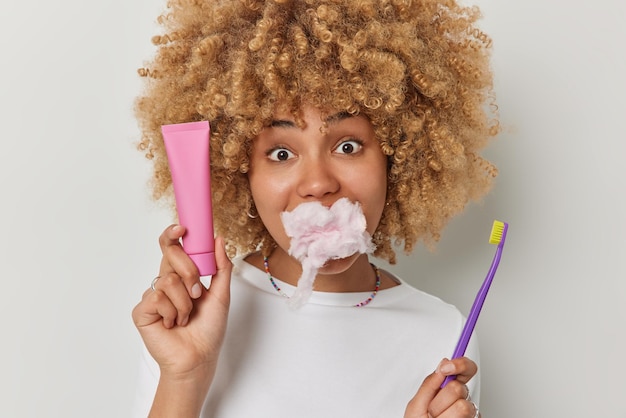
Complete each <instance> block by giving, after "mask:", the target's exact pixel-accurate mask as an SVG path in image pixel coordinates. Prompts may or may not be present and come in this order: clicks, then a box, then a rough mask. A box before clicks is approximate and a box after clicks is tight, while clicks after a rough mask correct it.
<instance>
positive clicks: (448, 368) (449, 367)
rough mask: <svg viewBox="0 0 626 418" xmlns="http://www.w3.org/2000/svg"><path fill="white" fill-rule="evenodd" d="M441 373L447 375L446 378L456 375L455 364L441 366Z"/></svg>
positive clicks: (448, 363) (447, 363)
mask: <svg viewBox="0 0 626 418" xmlns="http://www.w3.org/2000/svg"><path fill="white" fill-rule="evenodd" d="M439 372H440V373H442V374H445V375H446V376H447V375H449V374H452V373H454V364H452V363H450V362H446V363H443V364H442V365H441V366H439Z"/></svg>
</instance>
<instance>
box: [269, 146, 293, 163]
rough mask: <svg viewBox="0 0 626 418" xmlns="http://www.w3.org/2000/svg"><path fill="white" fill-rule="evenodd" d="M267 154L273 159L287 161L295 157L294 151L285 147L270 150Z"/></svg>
mask: <svg viewBox="0 0 626 418" xmlns="http://www.w3.org/2000/svg"><path fill="white" fill-rule="evenodd" d="M267 156H268V157H269V159H270V160H272V161H287V160H289V159H291V158H293V157H294V155H293V152H291V151H289V150H287V149H285V148H276V149H274V150H272V151H270V152H269V153H268V154H267Z"/></svg>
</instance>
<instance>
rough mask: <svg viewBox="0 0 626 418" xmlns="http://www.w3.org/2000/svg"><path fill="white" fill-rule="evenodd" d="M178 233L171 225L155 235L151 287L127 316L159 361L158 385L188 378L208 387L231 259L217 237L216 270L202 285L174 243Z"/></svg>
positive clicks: (220, 332) (225, 305)
mask: <svg viewBox="0 0 626 418" xmlns="http://www.w3.org/2000/svg"><path fill="white" fill-rule="evenodd" d="M184 233H185V228H184V227H182V226H180V225H172V226H170V227H168V228H167V229H165V231H163V233H162V234H161V236H160V238H159V244H160V246H161V251H162V253H163V258H162V259H161V266H160V269H159V278H158V279H157V280H156V282H155V284H154V288H155V290H152V288H148V290H146V291H145V292H144V294H143V297H142V300H141V302H139V304H138V305H137V306H136V307H135V308H134V309H133V313H132V317H133V321H134V322H135V326H136V327H137V329H138V330H139V333H140V334H141V338H142V339H143V341H144V343H145V345H146V347H147V349H148V351H149V352H150V354H151V355H152V357H153V358H154V359H155V360H156V362H157V363H158V364H159V367H160V370H161V376H160V381H159V384H160V385H161V384H162V383H164V381H165V382H169V383H171V384H174V383H177V382H194V383H198V384H199V386H206V389H207V390H208V385H210V381H211V380H212V378H213V374H214V373H215V368H216V366H217V359H218V356H219V352H220V349H221V346H222V342H223V340H224V333H225V331H226V322H227V318H228V309H229V306H230V276H231V271H232V264H231V262H230V260H229V259H228V256H227V255H226V251H225V248H224V240H223V239H221V238H217V239H216V242H215V258H216V263H217V273H216V275H215V276H213V278H212V280H211V285H210V287H209V289H208V290H207V289H205V288H204V286H203V285H202V283H200V277H199V273H198V269H197V268H196V266H195V264H194V263H193V261H192V260H191V259H190V258H189V256H187V254H186V253H185V252H184V251H183V248H182V246H181V244H180V238H181V237H182V236H183V235H184ZM201 383H204V385H202V384H201Z"/></svg>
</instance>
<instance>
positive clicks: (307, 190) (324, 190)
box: [297, 158, 340, 199]
mask: <svg viewBox="0 0 626 418" xmlns="http://www.w3.org/2000/svg"><path fill="white" fill-rule="evenodd" d="M339 187H340V182H339V179H338V177H337V175H336V173H335V171H334V169H333V167H332V165H331V164H330V162H328V161H326V160H325V159H324V158H316V159H311V160H309V161H307V162H306V164H303V165H302V167H301V172H300V178H299V181H298V187H297V192H298V194H299V195H300V196H301V197H303V198H316V199H321V198H323V197H325V196H328V195H331V194H333V193H336V192H337V191H338V190H339Z"/></svg>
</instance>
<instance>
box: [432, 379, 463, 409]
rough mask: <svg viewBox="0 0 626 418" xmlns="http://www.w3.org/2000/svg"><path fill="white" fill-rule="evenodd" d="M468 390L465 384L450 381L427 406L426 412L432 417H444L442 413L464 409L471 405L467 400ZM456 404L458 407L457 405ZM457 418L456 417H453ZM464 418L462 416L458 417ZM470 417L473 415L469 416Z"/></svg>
mask: <svg viewBox="0 0 626 418" xmlns="http://www.w3.org/2000/svg"><path fill="white" fill-rule="evenodd" d="M468 395H469V390H468V388H467V386H465V384H463V383H461V382H459V381H458V380H452V381H451V382H450V383H448V384H447V385H446V387H444V388H443V389H441V390H440V391H439V392H438V393H437V395H436V396H435V397H434V399H433V400H432V401H431V402H430V405H429V406H428V412H429V413H430V414H431V415H432V416H434V417H438V416H440V415H441V416H445V415H443V414H444V412H446V413H449V412H450V411H461V410H462V409H463V408H464V407H467V406H468V405H472V403H471V401H470V400H469V399H468V398H469V396H468ZM457 403H458V404H459V405H457ZM463 404H465V405H463ZM453 416H457V415H453ZM459 416H464V415H459ZM471 416H472V417H473V416H474V415H471Z"/></svg>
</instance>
